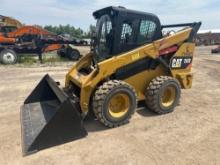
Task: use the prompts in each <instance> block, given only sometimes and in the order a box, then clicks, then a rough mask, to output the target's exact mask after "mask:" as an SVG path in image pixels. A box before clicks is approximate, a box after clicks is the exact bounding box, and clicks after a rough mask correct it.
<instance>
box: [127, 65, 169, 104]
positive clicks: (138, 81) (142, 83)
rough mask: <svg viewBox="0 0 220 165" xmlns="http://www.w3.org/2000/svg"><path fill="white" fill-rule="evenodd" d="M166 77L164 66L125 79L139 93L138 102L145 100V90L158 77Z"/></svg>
mask: <svg viewBox="0 0 220 165" xmlns="http://www.w3.org/2000/svg"><path fill="white" fill-rule="evenodd" d="M160 75H165V73H164V69H163V68H162V66H158V67H157V68H156V69H155V70H146V71H144V72H141V73H138V74H136V75H134V76H132V77H129V78H127V79H125V80H124V81H125V82H127V83H129V84H130V85H132V86H133V88H134V89H135V90H136V92H137V96H138V100H139V101H140V100H144V99H145V95H144V93H145V90H146V88H147V86H148V85H149V83H150V81H151V80H152V79H153V78H155V77H156V76H160Z"/></svg>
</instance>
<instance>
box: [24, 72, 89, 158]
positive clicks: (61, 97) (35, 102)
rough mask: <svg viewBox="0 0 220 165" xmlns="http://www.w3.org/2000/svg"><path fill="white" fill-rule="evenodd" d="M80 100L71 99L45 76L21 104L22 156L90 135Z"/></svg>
mask: <svg viewBox="0 0 220 165" xmlns="http://www.w3.org/2000/svg"><path fill="white" fill-rule="evenodd" d="M77 100H78V99H70V98H69V97H68V95H66V94H65V93H64V92H63V91H62V90H61V89H60V88H59V87H58V86H57V84H56V82H55V81H54V80H53V79H52V78H50V76H49V75H46V76H45V77H44V78H43V79H42V80H41V81H40V83H39V84H38V85H37V87H36V88H35V89H34V90H33V92H32V93H31V94H30V96H29V97H28V98H27V99H26V100H25V102H24V105H23V106H22V107H21V131H22V142H23V144H22V150H23V155H24V156H25V155H28V154H31V153H34V152H37V151H38V150H41V149H44V148H48V147H51V146H55V145H59V144H63V143H65V142H69V141H72V140H76V139H79V138H82V137H84V136H86V135H87V132H86V130H85V128H84V126H83V121H82V119H81V116H80V113H79V103H78V101H77Z"/></svg>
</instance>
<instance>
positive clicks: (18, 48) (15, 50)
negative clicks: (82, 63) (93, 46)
mask: <svg viewBox="0 0 220 165" xmlns="http://www.w3.org/2000/svg"><path fill="white" fill-rule="evenodd" d="M70 44H72V45H83V42H82V41H81V40H77V39H72V40H70V39H66V38H64V37H61V36H58V35H56V34H54V33H52V32H49V31H47V30H45V29H43V28H41V27H38V26H25V25H22V24H21V23H20V22H19V21H17V20H15V19H13V18H10V17H5V16H0V62H2V63H4V64H14V63H16V62H17V60H18V54H20V53H22V54H27V53H34V54H38V55H39V58H40V60H41V61H42V53H45V52H50V51H55V50H57V51H58V54H59V55H61V56H64V57H65V56H66V57H68V58H69V59H70V60H77V59H79V57H80V53H79V51H78V50H77V49H74V48H73V47H72V46H71V45H70Z"/></svg>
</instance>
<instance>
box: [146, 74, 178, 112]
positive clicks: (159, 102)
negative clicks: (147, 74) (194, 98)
mask: <svg viewBox="0 0 220 165" xmlns="http://www.w3.org/2000/svg"><path fill="white" fill-rule="evenodd" d="M180 94H181V87H180V84H179V82H178V81H177V80H176V79H175V78H172V77H169V76H159V77H156V78H155V79H153V80H152V81H151V82H150V84H149V86H148V87H147V90H146V92H145V96H146V104H147V107H148V108H149V109H150V110H152V111H154V112H156V113H158V114H166V113H169V112H172V111H173V110H174V108H175V107H176V105H177V104H178V103H179V100H180Z"/></svg>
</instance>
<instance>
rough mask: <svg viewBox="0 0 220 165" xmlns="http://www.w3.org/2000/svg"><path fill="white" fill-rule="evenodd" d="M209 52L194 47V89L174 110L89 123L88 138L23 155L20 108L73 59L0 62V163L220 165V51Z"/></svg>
mask: <svg viewBox="0 0 220 165" xmlns="http://www.w3.org/2000/svg"><path fill="white" fill-rule="evenodd" d="M84 51H85V50H84ZM209 52H210V47H199V48H197V50H196V55H195V58H194V64H193V66H194V70H193V71H194V75H195V76H194V82H193V88H192V89H190V90H183V91H182V97H181V103H180V105H179V106H178V107H176V109H175V111H174V112H173V113H170V114H167V115H162V116H158V115H155V114H154V113H152V112H150V111H148V110H146V109H138V110H137V113H135V115H134V116H133V118H132V119H131V121H130V123H129V124H127V125H125V126H122V127H120V128H116V129H105V127H103V126H102V125H100V124H99V123H98V121H93V122H91V123H88V122H87V123H86V129H87V130H88V132H89V135H88V136H87V137H86V138H84V139H80V140H77V141H72V142H69V143H66V144H63V145H59V146H55V147H52V148H49V149H45V150H42V151H40V152H38V153H36V154H33V155H30V156H27V157H22V153H21V134H20V119H19V111H20V106H21V105H22V103H23V101H24V99H25V98H26V97H27V95H28V94H29V93H30V92H31V91H32V89H33V88H34V87H35V86H36V84H37V83H38V81H39V80H40V79H41V77H42V76H43V75H45V74H46V73H49V74H50V75H51V76H52V77H53V78H54V79H55V80H59V81H61V83H62V85H64V84H63V82H64V76H65V74H66V72H67V70H68V68H69V67H70V66H71V65H72V63H62V64H58V65H55V66H54V65H51V66H48V65H42V66H41V67H40V66H32V67H30V66H20V65H16V66H0V164H4V165H7V164H10V165H16V164H22V165H23V164H24V165H26V164H28V165H36V164H38V165H39V164H47V165H50V164H65V165H66V164H71V165H73V164H74V165H80V164H83V165H84V164H85V165H87V164H97V165H98V164H106V165H107V164H109V165H136V164H137V165H139V164H140V165H145V164H147V165H160V164H164V165H192V164H195V165H219V164H220V55H210V53H209Z"/></svg>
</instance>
